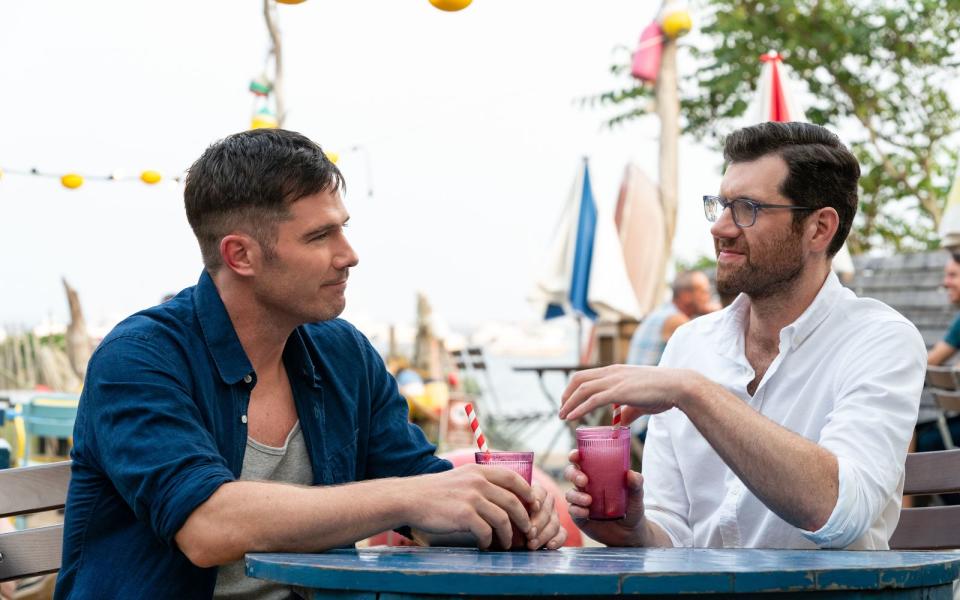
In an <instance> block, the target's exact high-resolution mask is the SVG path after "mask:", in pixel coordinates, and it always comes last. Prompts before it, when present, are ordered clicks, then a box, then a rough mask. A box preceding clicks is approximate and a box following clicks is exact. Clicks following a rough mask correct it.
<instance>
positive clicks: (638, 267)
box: [614, 163, 670, 315]
mask: <svg viewBox="0 0 960 600" xmlns="http://www.w3.org/2000/svg"><path fill="white" fill-rule="evenodd" d="M664 220H665V217H664V213H663V205H662V204H661V203H660V192H659V191H658V190H657V186H656V184H654V183H653V182H652V181H650V179H649V178H648V177H647V176H646V174H644V172H643V170H641V168H640V167H639V166H638V165H636V164H633V163H631V164H628V165H627V167H626V169H624V172H623V181H622V182H621V184H620V196H619V198H618V199H617V211H616V217H615V219H614V221H615V223H616V226H617V231H618V233H619V237H620V246H621V249H622V254H623V262H624V266H625V268H626V271H627V277H628V280H629V282H630V285H631V287H632V288H633V293H634V295H635V296H636V298H637V304H638V307H639V309H640V313H641V314H642V315H646V314H647V313H648V312H650V311H651V310H653V309H654V308H656V307H657V305H658V304H659V303H660V301H661V300H662V296H663V290H664V282H665V279H666V270H667V261H668V259H669V258H670V257H669V255H668V254H667V252H666V237H667V232H666V225H665V223H664Z"/></svg>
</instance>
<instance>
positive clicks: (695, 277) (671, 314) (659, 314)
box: [627, 271, 720, 366]
mask: <svg viewBox="0 0 960 600" xmlns="http://www.w3.org/2000/svg"><path fill="white" fill-rule="evenodd" d="M671 289H672V292H673V297H672V299H671V301H670V302H667V303H666V304H664V305H663V306H661V307H660V308H658V309H656V310H655V311H653V312H652V313H650V314H649V315H647V316H646V317H644V319H643V322H642V323H640V325H639V326H638V327H637V330H636V331H635V332H633V337H631V338H630V350H629V352H628V353H627V364H631V365H651V366H654V365H657V364H659V363H660V356H662V355H663V349H664V348H665V347H666V346H667V340H669V339H670V336H671V335H673V332H674V331H676V330H677V327H680V326H681V325H683V324H684V323H686V322H687V321H689V320H690V319H694V318H696V317H699V316H700V315H705V314H707V313H710V312H713V311H715V310H718V309H719V308H720V306H719V305H718V304H716V303H715V302H714V301H713V299H712V294H711V291H710V280H709V279H708V278H707V276H706V275H705V274H704V273H703V271H683V272H681V273H680V274H678V275H677V276H676V277H675V278H674V280H673V285H672V286H671Z"/></svg>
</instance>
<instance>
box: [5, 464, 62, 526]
mask: <svg viewBox="0 0 960 600" xmlns="http://www.w3.org/2000/svg"><path fill="white" fill-rule="evenodd" d="M69 485H70V461H63V462H57V463H51V464H47V465H37V466H33V467H23V468H20V469H4V470H0V517H12V516H15V515H22V514H26V513H34V512H41V511H44V510H53V509H57V508H63V505H64V502H65V500H66V497H67V487H68V486H69Z"/></svg>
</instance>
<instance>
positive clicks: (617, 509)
mask: <svg viewBox="0 0 960 600" xmlns="http://www.w3.org/2000/svg"><path fill="white" fill-rule="evenodd" d="M577 450H579V451H580V469H581V470H582V471H583V472H584V474H585V475H586V476H587V490H586V491H587V493H588V494H590V498H591V502H590V518H591V519H594V520H597V521H612V520H614V519H622V518H623V517H624V516H625V515H626V514H627V471H628V470H629V469H630V428H629V427H620V426H616V427H577Z"/></svg>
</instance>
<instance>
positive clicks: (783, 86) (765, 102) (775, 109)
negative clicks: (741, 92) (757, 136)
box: [747, 50, 807, 123]
mask: <svg viewBox="0 0 960 600" xmlns="http://www.w3.org/2000/svg"><path fill="white" fill-rule="evenodd" d="M760 62H762V63H763V67H762V68H761V69H760V83H759V85H758V86H757V95H756V96H755V97H754V99H753V102H752V103H751V105H750V109H749V110H748V112H747V114H748V115H749V119H750V121H751V122H752V123H766V122H767V121H781V122H784V121H806V120H807V116H806V115H805V114H804V112H803V109H802V108H801V107H800V104H799V103H798V102H797V100H796V98H797V96H796V94H795V93H794V91H793V87H794V85H793V80H792V77H791V73H790V69H789V67H787V66H786V65H785V64H783V57H781V56H780V54H778V53H777V52H776V51H775V50H771V51H770V52H768V53H766V54H764V55H762V56H761V57H760Z"/></svg>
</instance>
